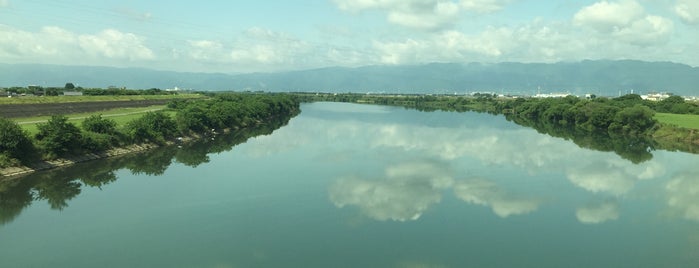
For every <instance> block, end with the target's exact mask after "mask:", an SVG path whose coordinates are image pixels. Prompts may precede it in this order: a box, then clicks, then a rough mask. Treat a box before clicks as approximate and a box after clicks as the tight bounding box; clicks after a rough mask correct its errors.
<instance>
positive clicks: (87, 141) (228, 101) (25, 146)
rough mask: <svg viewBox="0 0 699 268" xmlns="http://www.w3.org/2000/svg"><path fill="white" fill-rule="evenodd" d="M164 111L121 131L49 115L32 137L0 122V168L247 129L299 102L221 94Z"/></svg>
mask: <svg viewBox="0 0 699 268" xmlns="http://www.w3.org/2000/svg"><path fill="white" fill-rule="evenodd" d="M168 108H169V109H168V110H166V111H157V112H147V113H145V114H144V115H143V116H141V117H139V118H136V119H134V120H132V121H130V122H127V123H126V124H124V125H122V126H119V125H118V124H117V123H116V122H115V121H114V120H112V119H109V118H104V117H102V116H101V115H99V114H95V115H92V116H90V117H88V118H86V119H85V120H83V121H82V123H81V124H80V125H79V126H78V125H76V124H74V123H71V122H69V121H68V118H67V117H66V116H64V115H54V116H52V117H51V118H50V119H49V120H48V121H47V122H46V123H40V124H38V125H37V128H38V132H37V133H36V134H35V135H33V136H30V135H29V134H28V133H27V132H26V131H24V130H23V129H22V128H21V127H20V126H19V125H18V124H17V123H16V122H14V121H12V120H9V119H6V118H0V167H7V166H14V165H19V164H24V165H28V164H31V163H33V162H36V161H38V160H42V159H43V160H50V159H55V158H59V157H67V156H75V155H81V154H85V153H90V152H99V151H104V150H107V149H110V148H114V147H120V146H126V145H129V144H135V143H144V142H149V143H156V144H164V143H166V142H167V141H168V140H172V139H174V138H175V137H177V136H187V135H192V134H208V133H212V132H216V131H221V130H223V129H240V128H246V127H250V126H254V125H258V124H261V123H264V122H266V121H269V120H271V119H272V118H274V117H278V116H291V115H295V114H296V113H298V111H299V102H298V101H297V100H296V99H295V98H294V97H293V96H291V95H287V94H236V93H223V94H216V95H213V96H212V97H211V98H208V99H196V100H173V101H171V102H170V103H169V104H168Z"/></svg>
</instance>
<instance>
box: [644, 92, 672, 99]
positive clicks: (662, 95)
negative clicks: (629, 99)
mask: <svg viewBox="0 0 699 268" xmlns="http://www.w3.org/2000/svg"><path fill="white" fill-rule="evenodd" d="M669 97H670V94H667V93H650V94H647V95H641V99H644V100H649V101H661V100H664V99H667V98H669Z"/></svg>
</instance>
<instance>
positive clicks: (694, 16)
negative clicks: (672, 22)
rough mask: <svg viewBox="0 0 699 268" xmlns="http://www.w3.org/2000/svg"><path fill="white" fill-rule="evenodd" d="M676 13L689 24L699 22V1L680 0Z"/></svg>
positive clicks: (676, 6)
mask: <svg viewBox="0 0 699 268" xmlns="http://www.w3.org/2000/svg"><path fill="white" fill-rule="evenodd" d="M674 9H675V13H676V14H677V16H679V17H680V19H682V21H683V22H685V23H687V24H699V1H696V0H678V1H677V4H676V5H675V8H674Z"/></svg>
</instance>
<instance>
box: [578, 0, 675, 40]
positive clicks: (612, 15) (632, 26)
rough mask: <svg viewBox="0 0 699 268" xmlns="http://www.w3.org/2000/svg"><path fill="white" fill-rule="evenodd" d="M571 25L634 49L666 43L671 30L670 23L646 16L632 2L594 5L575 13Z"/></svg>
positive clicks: (644, 12)
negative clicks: (589, 30)
mask: <svg viewBox="0 0 699 268" xmlns="http://www.w3.org/2000/svg"><path fill="white" fill-rule="evenodd" d="M573 23H574V24H575V25H577V26H581V27H584V28H590V29H593V30H594V31H595V32H597V33H598V34H600V35H602V36H606V37H608V38H618V39H620V40H621V41H624V42H626V43H629V44H632V45H638V46H650V45H655V44H662V43H666V42H667V41H668V40H669V39H670V37H671V35H672V32H673V30H674V25H673V23H672V21H671V20H670V19H667V18H663V17H660V16H654V15H648V14H647V13H646V11H645V9H644V8H643V6H641V5H640V4H639V3H638V2H636V1H634V0H623V1H620V2H607V1H602V2H597V3H595V4H593V5H590V6H587V7H584V8H582V9H581V10H580V11H578V13H576V14H575V16H574V17H573Z"/></svg>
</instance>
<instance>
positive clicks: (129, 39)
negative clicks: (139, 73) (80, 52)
mask: <svg viewBox="0 0 699 268" xmlns="http://www.w3.org/2000/svg"><path fill="white" fill-rule="evenodd" d="M78 39H79V40H80V44H79V45H80V47H81V48H83V49H84V50H85V51H86V52H87V53H88V54H89V55H93V56H99V57H106V58H111V59H128V60H131V61H135V60H150V59H154V58H155V55H154V54H153V51H152V50H151V49H149V48H148V47H146V46H145V45H144V43H143V41H144V39H143V38H142V37H139V36H137V35H135V34H132V33H122V32H120V31H118V30H114V29H107V30H104V31H102V32H100V33H99V34H96V35H81V36H79V37H78Z"/></svg>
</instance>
